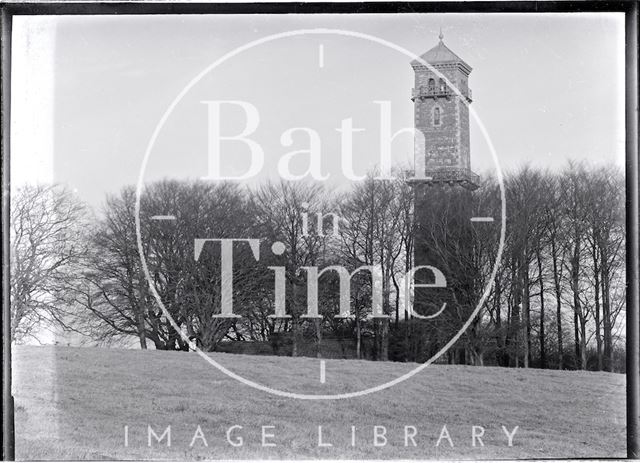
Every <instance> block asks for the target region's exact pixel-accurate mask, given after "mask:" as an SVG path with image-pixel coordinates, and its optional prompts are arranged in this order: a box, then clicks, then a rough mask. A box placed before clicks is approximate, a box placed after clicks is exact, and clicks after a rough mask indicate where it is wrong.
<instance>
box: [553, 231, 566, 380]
mask: <svg viewBox="0 0 640 463" xmlns="http://www.w3.org/2000/svg"><path fill="white" fill-rule="evenodd" d="M551 258H552V261H553V283H554V286H555V293H556V328H557V330H558V370H562V369H563V368H564V359H563V357H564V351H563V343H562V288H561V287H560V273H559V271H558V270H559V269H558V254H557V249H556V241H555V237H552V239H551Z"/></svg>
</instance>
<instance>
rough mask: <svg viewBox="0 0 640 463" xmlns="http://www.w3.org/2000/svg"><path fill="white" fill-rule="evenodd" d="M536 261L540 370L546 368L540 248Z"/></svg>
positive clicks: (537, 251)
mask: <svg viewBox="0 0 640 463" xmlns="http://www.w3.org/2000/svg"><path fill="white" fill-rule="evenodd" d="M536 257H537V260H538V284H539V286H540V368H547V350H546V348H545V344H544V343H545V333H544V315H545V314H544V278H543V276H542V257H541V256H540V247H538V249H537V250H536Z"/></svg>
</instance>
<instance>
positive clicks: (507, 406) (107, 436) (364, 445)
mask: <svg viewBox="0 0 640 463" xmlns="http://www.w3.org/2000/svg"><path fill="white" fill-rule="evenodd" d="M13 358H14V367H13V369H14V390H15V393H14V394H15V404H16V433H17V441H16V457H17V458H18V459H56V460H57V459H156V460H157V459H187V460H194V459H238V458H239V459H247V458H252V459H253V458H260V459H275V458H280V459H292V458H298V459H299V458H350V459H357V458H368V459H386V458H393V459H403V458H405V459H406V458H421V459H425V458H426V459H436V458H442V459H455V458H523V457H528V458H544V457H547V458H550V457H552V458H561V457H586V456H591V457H593V456H600V457H610V456H618V457H623V456H624V455H625V378H624V376H623V375H619V374H608V373H593V372H569V371H565V372H557V371H545V370H533V369H531V370H523V369H518V370H515V369H502V368H477V367H463V366H442V365H438V366H430V367H428V368H427V369H425V370H424V371H422V372H421V373H419V374H418V375H416V376H414V377H413V378H411V379H409V380H407V381H405V382H403V383H401V384H399V385H397V386H395V387H392V388H391V389H387V390H385V391H382V392H378V393H374V394H370V395H366V396H363V397H357V398H351V399H346V400H337V401H301V400H294V399H289V398H283V397H277V396H274V395H271V394H268V393H265V392H261V391H258V390H255V389H253V388H250V387H248V386H246V385H244V384H241V383H239V382H238V381H236V380H234V379H231V378H229V377H227V376H226V375H224V374H223V373H221V372H220V371H218V370H217V369H215V368H213V367H211V366H210V365H209V364H207V363H206V362H205V361H204V360H203V359H201V358H200V357H199V356H198V355H197V354H193V353H178V352H160V351H135V350H117V349H96V348H62V347H16V348H15V349H14V356H13ZM214 358H215V359H216V360H217V361H219V362H220V363H222V364H223V365H225V366H226V367H228V368H230V369H231V370H233V371H234V372H236V373H238V374H241V375H243V376H246V377H247V378H249V379H251V380H253V381H257V382H260V383H263V384H265V385H268V386H271V387H276V388H281V389H286V390H290V391H296V392H303V393H313V394H317V393H326V394H333V393H337V392H348V391H354V390H358V389H363V388H366V387H371V386H374V385H377V384H380V383H382V382H385V381H388V380H390V379H393V378H395V377H398V376H400V375H402V374H404V373H406V372H408V371H409V370H411V369H412V368H415V366H416V365H415V364H413V365H410V364H399V363H379V362H367V361H353V360H349V361H344V360H327V361H326V374H325V378H326V381H325V382H324V383H321V382H320V380H319V378H320V376H319V374H320V373H319V371H320V367H319V365H320V361H319V360H316V359H309V358H287V357H267V356H247V355H233V354H215V355H214ZM125 426H127V427H128V439H127V442H126V444H127V445H125ZM148 426H151V429H152V431H153V432H155V433H156V434H157V435H158V436H161V435H162V433H163V432H164V431H165V430H166V429H167V427H168V426H171V430H170V434H171V446H170V447H168V446H167V437H168V435H165V438H164V440H163V441H162V442H161V443H157V442H155V439H154V438H153V435H151V436H150V435H149V428H148ZM445 426H446V429H444V427H445ZM474 426H476V428H475V429H474V428H473V427H474ZM502 426H504V427H505V428H506V431H507V432H508V433H512V444H513V445H512V446H511V447H510V446H509V445H508V442H509V439H508V437H507V435H506V433H505V429H503V428H502ZM516 426H518V429H517V430H516V431H515V433H514V428H515V427H516ZM198 427H200V428H198ZM263 427H264V428H263ZM319 427H321V428H322V431H321V432H322V441H321V443H322V444H326V445H323V446H319V445H318V444H319V441H318V439H319V438H318V433H319ZM352 427H355V431H353V429H352ZM474 431H475V434H476V435H477V436H479V437H480V439H481V440H482V443H483V444H484V446H481V445H480V442H479V440H478V439H475V444H476V445H475V446H473V443H474V439H473V433H474ZM227 434H228V436H227ZM263 434H264V436H263ZM376 434H377V437H376ZM149 437H151V444H152V445H151V446H149V445H148V444H149ZM263 439H264V442H265V444H275V446H269V445H265V446H263V444H262V442H263ZM438 441H440V442H439V445H437V446H436V444H437V443H438ZM240 442H242V445H240ZM192 443H193V445H191V444H192ZM205 443H206V446H205ZM328 444H331V445H332V446H328ZM376 444H377V445H376ZM383 444H385V445H383ZM414 444H415V445H414ZM452 444H453V447H452Z"/></svg>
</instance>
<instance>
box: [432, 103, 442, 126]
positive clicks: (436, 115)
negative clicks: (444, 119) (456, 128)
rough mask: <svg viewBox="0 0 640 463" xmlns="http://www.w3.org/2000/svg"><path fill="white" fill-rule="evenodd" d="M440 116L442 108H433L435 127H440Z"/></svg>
mask: <svg viewBox="0 0 640 463" xmlns="http://www.w3.org/2000/svg"><path fill="white" fill-rule="evenodd" d="M440 116H441V114H440V108H438V107H437V106H436V107H435V108H433V125H435V126H438V125H440Z"/></svg>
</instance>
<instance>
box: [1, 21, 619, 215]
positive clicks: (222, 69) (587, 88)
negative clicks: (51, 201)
mask: <svg viewBox="0 0 640 463" xmlns="http://www.w3.org/2000/svg"><path fill="white" fill-rule="evenodd" d="M315 28H331V29H340V30H344V31H356V32H361V33H365V34H369V35H373V36H375V37H378V38H380V39H383V40H386V41H389V42H392V43H394V44H396V45H397V46H399V47H403V48H405V49H407V50H409V51H410V52H413V53H416V54H422V53H424V52H425V51H427V50H428V49H429V48H431V47H433V46H435V45H436V44H437V41H438V33H439V29H440V28H442V30H443V33H444V42H445V44H446V45H447V46H448V47H449V48H451V49H452V50H453V51H454V52H455V53H456V54H458V55H459V56H460V57H462V58H463V59H464V60H465V61H466V62H467V63H468V64H469V65H470V66H471V67H472V68H473V71H472V73H471V76H470V80H469V82H470V87H471V89H472V90H473V97H474V101H473V103H472V107H473V108H474V110H475V112H476V114H477V116H478V118H479V120H481V121H482V124H483V125H484V126H485V127H486V130H487V133H488V135H489V137H490V139H491V142H492V143H493V145H494V147H495V149H496V153H497V156H498V159H499V162H500V166H501V167H502V168H503V169H506V170H511V169H514V168H517V167H518V166H520V165H522V164H525V163H527V162H531V163H533V164H535V165H539V166H545V167H549V168H551V169H560V168H562V167H563V166H564V165H565V164H566V162H567V160H568V159H585V160H588V161H590V162H594V163H616V164H618V165H620V166H622V165H623V158H624V48H623V47H624V22H623V16H622V15H621V14H620V15H617V14H575V13H574V14H557V15H556V14H554V15H550V14H545V15H542V14H540V15H533V14H526V15H514V14H500V15H497V14H492V15H489V14H484V15H471V14H465V15H463V14H428V15H427V14H412V15H400V14H398V15H282V16H278V15H245V16H239V15H225V16H219V17H216V16H166V17H161V16H149V17H134V16H131V17H122V16H118V17H115V16H112V17H106V16H104V17H80V16H74V17H62V16H57V17H50V18H30V17H20V16H18V17H15V18H14V28H13V34H14V36H13V38H14V44H13V46H14V48H13V69H12V71H13V78H14V79H13V82H12V83H13V90H12V111H13V118H12V153H11V154H12V177H13V179H14V185H17V184H20V183H23V182H25V181H56V182H63V183H67V184H68V185H69V186H70V187H71V188H73V189H77V191H78V194H79V195H80V196H81V197H82V198H83V199H85V200H86V201H88V202H89V203H91V204H93V205H99V204H100V203H101V202H102V200H103V198H104V195H105V193H107V192H116V191H118V190H119V189H120V188H121V187H122V186H123V185H127V184H133V183H135V182H136V180H137V177H138V173H139V171H140V166H141V162H142V159H143V156H144V153H145V150H146V148H147V145H148V143H149V140H150V138H151V135H152V134H153V132H154V129H155V128H156V126H157V124H158V122H159V121H160V119H161V118H162V116H163V114H164V113H165V111H166V110H167V108H168V107H169V105H170V104H171V103H172V101H174V99H175V98H176V96H177V95H178V94H179V93H180V92H182V91H183V90H184V89H185V87H186V86H187V84H189V83H190V82H191V81H192V80H193V79H194V78H195V77H196V76H197V75H198V74H199V73H200V72H201V71H203V70H204V69H205V68H207V66H209V65H210V64H212V63H213V62H215V61H216V60H217V59H219V58H220V57H222V56H223V55H225V54H226V53H229V52H231V51H232V50H234V49H236V48H237V47H240V46H242V45H245V44H246V43H248V42H251V41H254V40H257V39H260V38H262V37H265V36H268V35H271V34H276V33H282V32H286V31H292V30H297V29H315ZM410 61H411V59H410V58H409V57H408V56H405V55H403V54H402V53H400V52H398V51H397V50H393V49H392V48H389V47H386V46H383V45H381V44H380V43H375V42H372V41H368V40H364V39H362V38H355V37H347V36H344V35H338V34H305V35H297V36H292V37H286V38H283V39H278V40H273V41H270V42H268V43H264V44H261V45H258V46H256V47H254V48H251V49H250V50H247V51H244V52H242V53H239V54H237V55H236V56H234V57H233V58H231V59H229V60H228V61H226V62H225V63H223V64H222V65H220V66H219V67H217V68H215V69H214V70H212V71H211V72H209V73H207V74H206V75H204V76H203V77H202V79H201V80H200V81H199V82H197V83H196V84H195V85H193V87H192V88H190V90H189V91H188V92H187V93H186V94H185V95H184V98H183V99H182V100H181V101H180V102H179V103H178V104H177V105H176V107H175V110H174V111H173V112H172V113H171V114H170V115H169V116H168V118H167V120H166V124H165V125H164V126H163V128H162V130H161V131H160V133H159V136H158V139H157V143H156V145H155V147H154V149H153V151H152V152H151V156H150V158H149V165H148V169H147V171H146V172H145V179H147V180H153V179H157V178H162V177H180V178H183V177H189V178H199V177H203V176H206V175H207V169H208V164H207V140H208V138H207V111H206V109H207V108H206V106H205V105H204V104H203V103H202V101H205V100H241V101H246V102H249V103H251V104H252V105H253V106H255V107H256V108H257V110H258V111H259V115H260V125H259V127H258V128H257V130H256V131H255V133H254V134H252V136H251V137H252V138H253V139H255V140H256V142H257V143H259V144H260V145H261V147H262V148H263V150H264V153H265V166H264V168H263V169H262V170H261V172H260V174H259V175H258V176H257V177H256V178H255V179H254V181H260V180H263V179H265V178H275V176H276V175H277V172H276V165H277V162H278V159H280V158H281V157H282V156H283V155H284V154H285V153H288V152H290V151H293V150H297V149H303V148H304V147H305V146H306V145H308V140H307V138H306V137H305V136H304V135H303V134H298V136H294V138H293V140H292V145H291V146H289V147H285V146H283V145H282V143H281V135H282V133H283V132H285V131H286V130H287V129H290V128H292V127H309V128H313V129H314V130H316V131H317V132H318V134H319V135H320V138H321V151H322V170H323V172H324V173H327V174H329V175H330V179H329V180H328V181H329V182H332V183H331V184H332V185H337V186H344V185H345V184H346V181H345V179H344V177H343V176H342V174H341V173H340V171H341V141H340V137H339V136H340V134H339V133H338V132H337V131H336V128H338V127H339V126H340V121H342V120H343V119H345V118H352V119H353V123H354V126H355V127H358V128H363V129H365V130H364V131H363V132H358V133H356V134H355V135H354V141H353V153H354V154H353V156H354V162H353V164H354V170H355V171H356V173H357V174H361V173H364V172H365V171H366V170H367V169H370V168H372V167H373V166H375V165H376V164H378V163H379V151H380V148H379V143H378V137H379V132H380V127H379V117H380V116H379V105H378V104H376V103H374V101H388V102H389V104H390V105H391V111H392V119H391V121H392V126H393V127H392V128H393V130H394V131H396V130H399V129H401V128H403V127H410V126H412V124H413V112H412V111H413V108H412V102H411V100H410V99H409V97H410V93H411V87H412V84H413V71H412V69H411V67H410V65H409V62H410ZM223 118H224V120H225V124H223V127H222V129H223V131H226V132H225V133H229V134H231V133H233V132H239V131H240V130H242V128H243V126H244V115H243V114H242V112H241V111H239V110H237V109H236V111H235V112H234V111H231V112H229V113H225V114H224V115H223ZM410 138H411V137H410V136H406V135H405V136H399V137H398V138H397V139H396V140H395V141H394V143H393V151H392V156H393V159H394V162H398V163H401V162H405V161H407V160H408V159H410V158H411V157H412V142H411V139H410ZM471 144H472V146H471V164H472V168H473V169H474V170H475V171H477V172H481V173H482V172H487V171H490V170H492V169H494V163H493V161H492V158H491V155H490V152H489V149H488V144H487V142H486V140H485V139H484V137H483V135H482V133H481V131H480V130H479V126H478V124H477V123H476V122H474V121H473V118H472V123H471ZM223 154H224V155H225V156H228V158H224V166H225V168H228V169H229V170H228V171H227V172H229V173H231V172H236V173H240V172H242V171H243V169H245V168H246V166H247V165H248V155H247V153H246V149H244V147H243V146H240V144H235V145H234V146H231V145H229V148H228V149H227V150H226V151H225V152H224V153H223ZM294 167H295V168H300V167H301V166H299V165H298V166H294Z"/></svg>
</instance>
